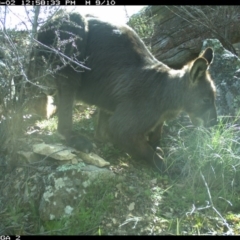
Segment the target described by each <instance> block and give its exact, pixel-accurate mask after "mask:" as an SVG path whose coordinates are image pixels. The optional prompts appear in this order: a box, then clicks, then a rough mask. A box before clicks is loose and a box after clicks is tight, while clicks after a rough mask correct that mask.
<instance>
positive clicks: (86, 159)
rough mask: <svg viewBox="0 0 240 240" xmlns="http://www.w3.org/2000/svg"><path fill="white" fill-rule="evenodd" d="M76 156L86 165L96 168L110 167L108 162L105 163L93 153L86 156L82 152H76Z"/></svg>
mask: <svg viewBox="0 0 240 240" xmlns="http://www.w3.org/2000/svg"><path fill="white" fill-rule="evenodd" d="M77 155H78V156H79V157H80V158H81V159H82V160H83V161H84V162H86V163H88V164H92V165H95V166H98V167H105V166H108V165H110V163H109V162H107V161H105V160H104V159H103V158H101V157H99V156H98V155H96V154H95V153H90V154H86V153H84V152H80V151H78V152H77Z"/></svg>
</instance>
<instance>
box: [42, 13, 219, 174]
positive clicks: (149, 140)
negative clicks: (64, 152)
mask: <svg viewBox="0 0 240 240" xmlns="http://www.w3.org/2000/svg"><path fill="white" fill-rule="evenodd" d="M66 15H67V18H68V19H69V21H70V23H66V22H65V23H64V24H63V25H62V26H61V25H60V24H59V32H60V33H61V34H62V39H65V38H66V37H67V34H64V31H70V30H69V28H68V27H67V25H68V24H69V25H71V21H74V22H75V23H76V24H77V25H82V30H83V29H85V28H86V26H85V27H84V24H85V25H87V29H88V30H87V31H85V32H84V31H78V29H77V28H76V29H74V28H73V29H72V31H73V33H74V34H75V35H76V36H78V37H80V38H81V39H80V38H78V42H76V44H75V45H76V46H77V49H78V50H79V49H80V50H81V51H80V54H79V55H78V60H79V61H81V62H83V61H84V60H85V66H87V67H89V68H90V69H91V70H90V71H88V70H84V72H82V73H81V72H76V71H75V70H74V66H73V65H68V66H66V67H64V68H62V69H61V70H60V71H58V73H57V74H56V75H55V79H56V84H57V88H58V93H59V109H58V118H59V122H58V131H59V132H60V133H62V134H64V135H65V136H66V137H67V138H71V129H72V106H73V101H74V98H75V96H76V97H77V98H78V99H80V100H82V101H84V102H86V103H88V104H93V105H96V106H98V107H99V108H100V109H101V112H102V113H101V114H102V115H103V116H102V118H103V119H104V122H105V127H104V131H106V132H108V133H109V136H110V137H111V140H112V141H113V142H114V143H116V144H117V145H118V146H119V147H121V148H122V149H123V150H125V151H126V152H128V153H130V154H132V155H133V156H135V157H136V158H140V159H145V160H147V161H149V162H150V163H152V164H153V165H155V166H157V167H158V168H161V169H163V168H164V165H163V161H162V157H161V156H160V155H159V154H157V153H156V152H155V147H156V145H157V142H158V140H159V138H160V135H161V129H162V125H163V123H164V121H167V120H169V119H172V118H174V117H176V116H177V115H178V114H179V113H180V112H182V111H185V112H187V113H188V115H189V116H190V118H191V120H192V122H193V123H194V124H196V125H199V124H202V123H203V124H204V126H210V125H214V124H215V123H216V120H217V115H216V108H215V87H214V83H213V81H212V80H211V78H210V76H209V74H208V71H207V70H208V67H209V64H210V63H211V61H212V58H213V52H212V49H210V48H209V49H207V50H206V51H205V52H204V53H203V55H202V56H200V57H199V58H197V59H196V60H194V61H193V62H191V63H190V64H188V65H187V66H185V67H184V68H183V69H182V70H174V69H171V68H169V67H168V66H166V65H165V64H163V63H161V62H159V61H158V60H157V59H156V58H154V56H153V55H152V54H151V53H150V52H149V51H148V50H147V48H146V47H145V45H144V43H143V41H142V40H141V39H140V38H139V37H138V36H137V34H136V33H135V32H134V31H133V30H132V29H131V28H130V27H128V26H126V25H121V26H118V25H114V24H111V23H108V22H104V21H101V20H100V19H98V18H91V17H90V18H85V19H83V18H82V17H81V16H80V15H79V14H76V13H74V14H72V13H71V14H66ZM61 19H62V18H59V19H55V20H54V22H55V23H60V22H61ZM43 29H44V27H43ZM55 32H56V30H55ZM53 33H54V31H53V30H47V31H41V32H40V33H39V37H38V39H39V41H41V42H42V43H43V44H45V45H48V46H55V45H54V44H55V42H56V39H57V38H53V36H54V34H53ZM61 34H60V37H59V36H58V39H59V38H61ZM58 41H59V40H58ZM70 50H71V49H70V47H68V48H66V49H65V52H64V53H65V54H66V55H67V56H71V51H70ZM41 54H42V55H44V56H45V58H47V57H48V55H47V53H46V52H42V53H41V51H38V55H40V56H41ZM57 57H58V56H57V55H56V56H55V65H58V64H59V65H60V64H61V59H59V60H58V59H57ZM50 63H51V62H50ZM50 63H49V64H48V65H47V66H48V67H49V66H50ZM106 112H107V114H106ZM104 113H105V114H104ZM104 115H105V116H104ZM97 132H101V129H98V130H97ZM101 134H102V133H100V134H99V135H101Z"/></svg>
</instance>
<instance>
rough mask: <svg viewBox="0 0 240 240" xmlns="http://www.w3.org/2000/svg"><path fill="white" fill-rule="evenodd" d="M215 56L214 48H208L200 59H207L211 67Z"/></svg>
mask: <svg viewBox="0 0 240 240" xmlns="http://www.w3.org/2000/svg"><path fill="white" fill-rule="evenodd" d="M213 55H214V54H213V50H212V48H207V49H206V50H205V51H204V53H202V55H201V56H200V57H203V58H205V59H206V60H207V61H208V65H209V64H210V63H211V62H212V60H213Z"/></svg>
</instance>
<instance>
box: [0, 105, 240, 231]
mask: <svg viewBox="0 0 240 240" xmlns="http://www.w3.org/2000/svg"><path fill="white" fill-rule="evenodd" d="M93 116H94V108H87V109H86V111H84V110H83V109H79V106H78V108H77V110H76V111H75V114H74V123H73V125H74V129H75V130H76V131H79V132H80V133H84V134H85V135H87V136H88V137H89V138H90V139H93V135H94V126H95V124H94V119H93ZM37 125H38V126H39V127H40V128H41V131H42V132H43V133H46V135H48V137H49V136H50V138H51V141H52V142H54V141H57V138H55V137H54V134H49V133H53V132H55V131H56V118H53V119H50V120H48V121H47V120H45V121H41V122H38V123H37ZM172 125H173V126H174V131H172V132H169V133H168V134H164V135H163V141H162V145H161V146H162V149H163V150H164V152H165V160H166V162H167V166H168V175H161V174H159V173H158V172H157V171H155V170H154V169H152V168H151V167H149V166H148V165H147V164H146V163H142V162H138V161H136V160H134V159H132V158H131V157H130V156H128V155H127V154H126V153H124V152H122V151H120V150H119V149H118V148H117V147H114V146H111V145H109V144H102V143H96V145H97V150H98V154H100V156H102V157H103V158H104V159H106V160H107V161H109V162H110V163H111V167H110V169H111V170H112V171H113V172H115V173H116V175H117V176H118V177H117V178H116V179H115V180H114V181H105V182H102V181H101V182H98V181H96V182H95V183H94V184H93V185H91V187H89V188H88V190H87V193H86V194H85V195H84V197H83V198H82V199H81V201H80V202H79V206H78V208H77V210H76V211H75V212H74V214H73V215H71V217H65V218H62V219H60V220H53V221H46V222H42V221H41V220H39V214H38V204H37V203H36V200H34V199H31V200H30V202H31V204H30V207H29V205H28V207H23V206H22V202H21V199H22V198H24V194H23V195H21V194H20V193H19V194H20V195H19V196H18V200H14V198H12V199H11V201H9V202H8V201H2V202H4V203H5V204H4V206H1V208H0V213H2V216H3V218H2V220H0V230H1V234H6V233H7V234H30V233H31V234H47V235H51V234H54V235H55V234H58V235H63V234H65V235H66V234H68V235H78V234H80V235H85V234H91V235H105V234H121V235H125V234H136V235H139V234H147V235H151V234H173V235H184V234H185V235H186V234H187V235H189V234H191V235H192V234H194V235H201V234H210V235H213V234H220V235H228V234H239V233H240V231H239V230H240V218H239V211H240V204H239V200H240V189H239V182H240V169H239V168H240V164H239V160H240V157H239V153H240V141H239V139H240V133H239V129H240V126H239V124H238V123H237V122H229V123H224V124H223V121H220V123H219V124H218V125H217V126H215V127H214V128H212V129H204V128H193V127H191V126H189V125H187V124H185V126H181V125H179V124H171V123H169V126H168V128H167V129H171V128H172ZM38 137H40V136H38ZM28 174H30V173H28ZM11 176H12V175H11V174H9V177H11ZM7 179H8V178H7V176H6V175H5V177H3V175H2V176H1V179H0V180H1V182H2V189H6V186H8V185H7V184H5V181H8V180H7ZM18 179H19V181H21V178H19V177H18ZM28 179H30V177H28V178H27V180H25V182H27V181H28ZM4 186H5V187H4ZM3 187H4V188H3ZM9 187H10V186H9ZM4 191H5V190H4ZM0 200H1V199H0Z"/></svg>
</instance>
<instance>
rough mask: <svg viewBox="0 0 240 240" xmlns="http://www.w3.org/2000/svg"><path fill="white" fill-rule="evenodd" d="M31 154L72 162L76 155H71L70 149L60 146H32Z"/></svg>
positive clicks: (43, 144) (41, 144)
mask: <svg viewBox="0 0 240 240" xmlns="http://www.w3.org/2000/svg"><path fill="white" fill-rule="evenodd" d="M33 152H35V153H38V154H41V155H44V156H49V157H51V158H54V159H56V160H72V159H74V158H76V155H75V154H73V153H72V149H71V148H68V147H66V146H64V145H61V144H58V145H57V144H45V143H40V144H34V145H33Z"/></svg>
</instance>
